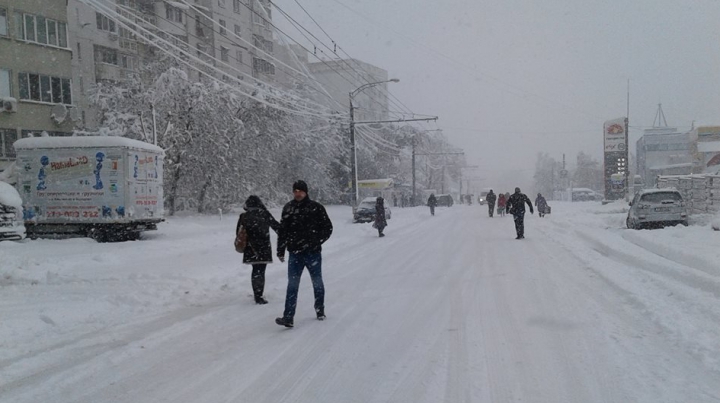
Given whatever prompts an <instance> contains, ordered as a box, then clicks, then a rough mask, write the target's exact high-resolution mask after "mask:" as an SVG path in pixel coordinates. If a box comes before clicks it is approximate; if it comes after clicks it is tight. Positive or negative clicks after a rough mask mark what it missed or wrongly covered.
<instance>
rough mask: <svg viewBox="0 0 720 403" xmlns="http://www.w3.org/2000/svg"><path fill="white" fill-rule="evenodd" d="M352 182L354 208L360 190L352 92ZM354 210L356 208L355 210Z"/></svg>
mask: <svg viewBox="0 0 720 403" xmlns="http://www.w3.org/2000/svg"><path fill="white" fill-rule="evenodd" d="M350 166H351V168H350V182H351V183H352V188H353V189H352V195H351V196H350V205H351V206H352V208H353V209H354V208H355V207H356V206H357V200H358V197H359V194H360V192H359V190H358V185H357V154H356V153H355V108H353V97H352V93H350ZM353 211H354V210H353Z"/></svg>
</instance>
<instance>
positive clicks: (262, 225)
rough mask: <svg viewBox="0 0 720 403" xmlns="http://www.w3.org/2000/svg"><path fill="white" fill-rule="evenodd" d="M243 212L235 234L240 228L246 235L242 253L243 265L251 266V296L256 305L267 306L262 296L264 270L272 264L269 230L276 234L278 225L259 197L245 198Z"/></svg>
mask: <svg viewBox="0 0 720 403" xmlns="http://www.w3.org/2000/svg"><path fill="white" fill-rule="evenodd" d="M243 208H244V209H245V212H244V213H242V214H240V218H239V219H238V223H237V227H236V228H235V233H236V234H237V233H239V232H240V227H241V226H242V227H244V228H245V232H246V233H247V246H246V247H245V251H244V252H243V263H244V264H249V265H252V275H251V277H250V282H251V284H252V289H253V295H254V296H255V303H256V304H260V305H262V304H267V303H268V302H267V300H266V299H265V297H264V296H263V293H264V291H265V268H267V265H268V264H269V263H272V245H271V244H270V228H272V229H273V231H275V232H276V233H277V232H278V230H279V229H280V223H279V222H277V220H275V218H274V217H273V216H272V214H270V212H269V211H268V209H267V208H266V207H265V205H264V204H263V202H262V201H261V200H260V198H259V197H257V196H255V195H252V196H250V197H248V198H247V200H246V201H245V205H244V206H243Z"/></svg>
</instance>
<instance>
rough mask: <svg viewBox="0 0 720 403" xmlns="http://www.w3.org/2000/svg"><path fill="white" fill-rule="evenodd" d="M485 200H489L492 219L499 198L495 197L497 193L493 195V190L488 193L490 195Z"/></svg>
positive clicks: (489, 212)
mask: <svg viewBox="0 0 720 403" xmlns="http://www.w3.org/2000/svg"><path fill="white" fill-rule="evenodd" d="M485 200H487V204H488V208H489V211H488V214H490V217H492V216H493V212H494V211H495V201H496V200H497V196H495V193H493V191H492V189H490V191H489V192H488V194H487V195H486V196H485Z"/></svg>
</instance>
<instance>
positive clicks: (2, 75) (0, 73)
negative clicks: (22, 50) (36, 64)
mask: <svg viewBox="0 0 720 403" xmlns="http://www.w3.org/2000/svg"><path fill="white" fill-rule="evenodd" d="M11 96H12V93H11V91H10V72H9V71H8V70H3V69H0V97H6V98H8V97H11Z"/></svg>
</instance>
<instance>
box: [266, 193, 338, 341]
mask: <svg viewBox="0 0 720 403" xmlns="http://www.w3.org/2000/svg"><path fill="white" fill-rule="evenodd" d="M332 232H333V225H332V222H331V221H330V217H328V215H327V212H326V211H325V207H323V205H322V204H320V203H318V202H316V201H314V200H310V196H308V186H307V184H306V183H305V182H303V181H297V182H295V183H294V184H293V200H291V201H290V202H289V203H288V204H286V205H285V207H283V210H282V218H281V219H280V233H279V234H278V247H277V256H278V258H279V259H280V261H281V262H284V261H285V250H287V251H288V252H289V253H290V256H289V260H288V286H287V294H286V297H285V311H284V312H283V316H282V317H280V318H276V319H275V323H277V324H278V325H281V326H285V327H293V326H294V323H293V321H294V317H295V308H296V306H297V297H298V289H299V288H300V277H301V276H302V272H303V270H304V269H305V268H306V267H307V269H308V272H309V273H310V279H311V281H312V285H313V292H314V294H315V314H316V315H317V319H318V320H324V319H325V285H324V284H323V279H322V254H321V252H322V244H323V243H325V241H327V240H328V239H329V238H330V235H332Z"/></svg>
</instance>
